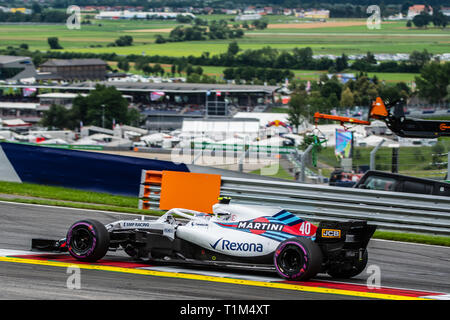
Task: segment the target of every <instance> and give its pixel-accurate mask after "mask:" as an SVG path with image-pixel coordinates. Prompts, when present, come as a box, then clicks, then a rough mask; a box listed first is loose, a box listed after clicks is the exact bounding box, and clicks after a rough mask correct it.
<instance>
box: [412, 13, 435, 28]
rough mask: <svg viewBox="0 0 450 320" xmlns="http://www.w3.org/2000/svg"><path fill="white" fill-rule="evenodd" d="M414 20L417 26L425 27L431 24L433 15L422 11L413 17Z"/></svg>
mask: <svg viewBox="0 0 450 320" xmlns="http://www.w3.org/2000/svg"><path fill="white" fill-rule="evenodd" d="M412 22H413V23H414V25H415V26H416V27H417V28H423V27H426V26H428V25H429V24H430V22H431V16H430V15H429V14H428V13H426V12H421V13H420V14H418V15H416V16H415V17H414V18H413V20H412Z"/></svg>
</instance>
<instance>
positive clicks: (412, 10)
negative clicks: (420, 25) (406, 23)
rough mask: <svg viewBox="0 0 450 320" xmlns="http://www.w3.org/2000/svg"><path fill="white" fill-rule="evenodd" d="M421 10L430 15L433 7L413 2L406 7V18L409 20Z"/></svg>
mask: <svg viewBox="0 0 450 320" xmlns="http://www.w3.org/2000/svg"><path fill="white" fill-rule="evenodd" d="M423 11H425V12H427V13H428V14H430V15H432V14H433V8H432V7H431V6H428V7H426V6H425V5H423V4H415V5H413V6H411V7H409V8H408V15H407V16H406V17H407V19H408V20H411V19H412V18H414V17H415V16H417V15H419V14H420V13H421V12H423Z"/></svg>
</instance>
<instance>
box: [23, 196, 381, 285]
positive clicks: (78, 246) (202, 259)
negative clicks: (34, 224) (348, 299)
mask: <svg viewBox="0 0 450 320" xmlns="http://www.w3.org/2000/svg"><path fill="white" fill-rule="evenodd" d="M229 201H230V200H229V199H221V201H220V203H217V204H215V205H214V206H213V212H214V213H213V215H210V214H206V213H202V212H197V211H193V210H187V209H171V210H169V211H168V212H166V213H165V214H164V215H163V216H161V217H160V218H159V219H157V220H149V219H145V218H144V217H142V219H136V220H120V221H116V222H112V223H109V224H107V225H103V224H102V223H100V222H98V221H96V220H91V219H86V220H82V221H78V222H76V223H74V224H73V225H72V226H71V227H70V228H69V230H68V232H67V237H66V238H64V239H62V240H43V239H33V241H32V248H33V249H38V250H46V251H49V250H50V251H59V252H63V251H68V252H69V253H70V254H71V255H72V256H73V257H74V258H76V259H77V260H80V261H88V262H94V261H97V260H99V259H102V258H103V257H104V256H105V255H106V253H107V252H108V250H117V249H123V250H124V251H125V252H126V253H127V254H128V255H129V256H131V257H133V258H135V259H141V260H148V261H151V262H152V263H158V262H161V263H163V262H164V263H180V262H181V263H189V264H197V265H214V266H252V267H261V268H270V269H272V270H273V269H275V270H276V272H277V273H278V274H279V275H280V276H281V277H282V278H285V279H288V280H307V279H309V278H311V277H314V276H315V275H316V274H317V273H319V272H326V273H328V274H329V275H331V276H332V277H335V278H350V277H353V276H356V275H358V274H359V273H361V272H362V271H363V270H364V268H365V266H366V264H367V249H366V247H367V244H368V242H369V240H370V238H371V237H372V235H373V233H374V232H375V229H376V226H372V225H368V224H367V222H366V221H347V222H337V221H323V222H320V224H319V226H318V227H316V226H315V225H313V224H311V223H310V222H308V221H305V220H303V219H301V218H299V217H297V216H296V215H294V214H292V213H290V212H288V211H286V210H279V209H273V208H267V207H263V206H248V205H238V204H230V203H229ZM175 215H176V216H179V217H182V218H185V219H187V221H186V220H185V219H182V221H176V220H175V218H174V216H175Z"/></svg>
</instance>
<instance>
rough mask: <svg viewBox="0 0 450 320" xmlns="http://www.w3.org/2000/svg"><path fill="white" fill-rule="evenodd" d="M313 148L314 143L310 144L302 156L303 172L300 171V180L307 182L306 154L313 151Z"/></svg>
mask: <svg viewBox="0 0 450 320" xmlns="http://www.w3.org/2000/svg"><path fill="white" fill-rule="evenodd" d="M312 148H314V144H312V143H311V144H310V145H309V146H308V148H306V150H305V151H304V152H303V154H302V156H301V157H300V161H301V166H302V169H301V172H300V181H301V182H305V170H306V156H307V155H308V154H309V153H310V152H311V150H312Z"/></svg>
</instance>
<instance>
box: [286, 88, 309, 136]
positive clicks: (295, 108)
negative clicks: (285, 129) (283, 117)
mask: <svg viewBox="0 0 450 320" xmlns="http://www.w3.org/2000/svg"><path fill="white" fill-rule="evenodd" d="M307 97H308V94H307V92H306V90H305V89H304V87H302V88H300V89H299V90H296V91H294V93H292V94H291V100H290V101H289V109H288V121H289V123H290V125H291V126H292V128H293V129H294V132H297V130H298V126H299V125H301V124H302V123H303V121H304V120H305V118H306V117H307V116H308V113H309V107H308V98H307Z"/></svg>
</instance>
